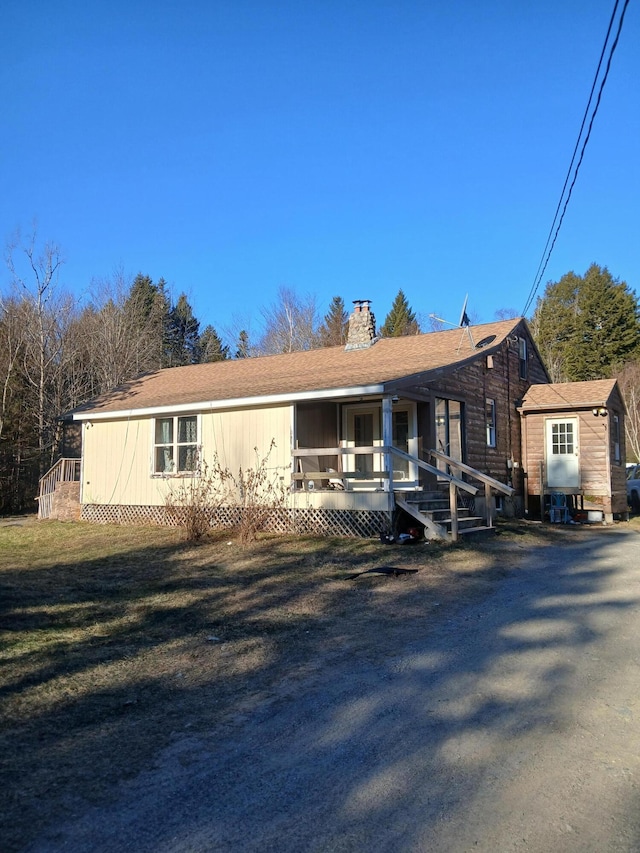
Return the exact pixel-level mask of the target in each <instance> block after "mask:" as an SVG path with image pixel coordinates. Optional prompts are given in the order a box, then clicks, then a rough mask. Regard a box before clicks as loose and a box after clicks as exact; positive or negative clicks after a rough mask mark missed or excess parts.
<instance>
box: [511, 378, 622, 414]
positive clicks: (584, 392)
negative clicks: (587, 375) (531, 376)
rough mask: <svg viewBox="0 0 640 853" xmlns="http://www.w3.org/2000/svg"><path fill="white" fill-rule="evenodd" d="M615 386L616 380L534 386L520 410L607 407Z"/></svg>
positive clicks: (525, 397) (526, 395) (528, 392)
mask: <svg viewBox="0 0 640 853" xmlns="http://www.w3.org/2000/svg"><path fill="white" fill-rule="evenodd" d="M615 384H616V380H615V379H593V380H591V381H589V382H558V383H555V384H554V385H532V386H531V387H530V388H529V390H528V391H527V393H526V394H525V396H524V399H523V401H522V406H521V407H520V408H521V409H522V411H525V412H527V411H534V410H539V409H563V408H565V409H566V408H567V407H570V408H575V407H580V406H583V407H584V408H590V407H592V406H606V405H607V402H608V400H609V398H610V396H611V394H612V393H613V389H614V388H615Z"/></svg>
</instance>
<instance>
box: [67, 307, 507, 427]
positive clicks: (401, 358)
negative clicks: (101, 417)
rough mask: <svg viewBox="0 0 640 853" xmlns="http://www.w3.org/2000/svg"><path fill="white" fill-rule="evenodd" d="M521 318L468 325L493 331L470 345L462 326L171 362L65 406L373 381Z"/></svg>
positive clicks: (466, 348)
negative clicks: (362, 342) (349, 343)
mask: <svg viewBox="0 0 640 853" xmlns="http://www.w3.org/2000/svg"><path fill="white" fill-rule="evenodd" d="M520 322H522V321H521V320H520V319H514V320H502V321H500V322H496V323H486V324H484V325H481V326H473V327H472V328H471V334H472V336H473V341H474V343H476V344H477V343H479V342H480V341H481V340H483V339H486V338H488V337H490V336H492V335H495V340H492V341H491V343H489V344H488V345H487V346H486V347H485V348H483V349H477V348H476V347H475V346H474V345H473V344H472V343H471V341H470V340H469V336H468V334H467V331H466V330H464V329H451V330H447V331H444V332H430V333H428V334H425V335H412V336H409V337H401V338H382V339H381V340H379V341H378V342H377V343H375V344H374V345H373V346H371V347H369V348H368V349H364V350H353V351H351V352H346V351H345V349H344V347H329V348H326V349H316V350H309V351H307V352H293V353H287V354H285V355H273V356H265V357H262V358H247V359H234V360H229V361H218V362H214V363H212V364H194V365H190V366H188V367H171V368H166V369H165V370H158V371H155V372H153V373H148V374H145V375H143V376H140V377H138V378H137V379H134V380H132V381H131V382H128V383H127V384H126V385H123V386H121V387H120V388H116V389H115V390H114V391H112V392H110V393H109V394H105V395H103V396H101V397H98V398H96V399H95V400H93V401H91V402H89V403H87V404H85V405H84V406H81V407H79V408H78V409H76V410H75V411H74V412H73V413H72V414H79V415H82V414H86V413H88V412H92V413H95V414H98V413H105V414H106V413H107V412H114V413H115V412H125V411H131V410H134V411H137V410H140V409H147V408H156V407H162V406H181V405H184V406H185V407H188V406H189V405H190V404H194V403H204V402H211V401H220V402H222V401H225V400H236V399H244V398H254V397H269V396H276V395H283V394H284V395H288V394H291V395H292V396H293V395H296V394H301V393H304V392H314V391H331V390H334V389H335V390H338V389H342V388H353V387H362V386H367V385H380V384H383V383H392V382H393V381H394V380H395V381H399V380H401V379H404V378H405V377H407V376H411V375H415V374H422V373H429V372H431V371H435V370H439V369H443V368H449V367H452V366H453V365H456V364H459V363H463V362H465V361H467V360H468V359H473V358H478V357H482V356H483V354H484V353H486V352H490V351H492V350H493V349H494V348H495V347H497V346H499V345H500V344H501V343H502V342H503V340H504V339H505V337H507V335H509V333H511V332H513V331H514V329H515V328H516V327H517V326H518V325H519V323H520Z"/></svg>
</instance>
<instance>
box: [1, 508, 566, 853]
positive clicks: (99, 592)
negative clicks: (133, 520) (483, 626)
mask: <svg viewBox="0 0 640 853" xmlns="http://www.w3.org/2000/svg"><path fill="white" fill-rule="evenodd" d="M501 533H502V535H501V536H499V537H495V538H493V539H491V540H487V541H484V542H481V543H475V544H468V543H465V544H463V545H460V546H457V547H448V546H446V545H444V546H443V545H435V544H428V543H420V544H418V545H414V546H405V547H398V546H394V547H387V546H384V545H381V544H380V543H378V542H376V541H362V540H339V539H311V538H308V539H305V538H295V539H294V538H289V537H264V538H262V539H261V540H259V541H258V542H257V543H254V544H253V545H251V546H249V547H247V548H244V549H243V548H240V547H238V545H237V544H236V542H235V541H234V540H233V539H230V537H229V535H228V534H222V535H219V536H210V537H208V538H207V539H206V540H204V542H203V543H202V544H200V545H197V546H192V545H191V546H190V545H188V544H186V543H184V542H182V541H180V539H179V534H178V533H177V532H176V531H175V530H167V529H159V528H127V527H123V528H113V527H98V526H91V525H86V524H67V525H64V524H59V523H52V522H51V523H50V522H40V523H38V522H35V521H34V522H30V523H28V524H26V525H25V526H3V527H0V584H1V589H2V593H1V594H2V598H1V605H0V606H1V617H0V618H1V626H2V635H1V649H2V661H3V663H2V674H1V676H0V703H1V704H0V718H1V719H2V721H3V725H2V732H1V734H0V751H1V754H2V776H1V777H0V797H1V798H2V801H1V802H0V810H1V812H2V815H3V818H2V819H3V821H4V826H3V828H2V835H1V836H0V847H1V848H2V849H3V850H4V851H7V853H8V851H18V850H22V849H24V847H25V846H26V845H27V844H28V842H29V841H30V840H32V839H33V838H34V837H36V836H37V835H38V834H39V833H40V832H41V831H42V830H43V829H44V827H45V826H46V825H47V824H49V823H52V822H53V821H57V820H62V819H64V818H67V817H71V816H73V815H74V814H76V813H79V812H80V811H81V810H82V809H83V808H85V807H86V805H87V803H96V802H100V801H104V799H105V798H108V797H109V795H110V792H112V791H113V786H114V784H115V783H117V782H118V781H119V780H122V779H124V778H127V777H130V776H132V775H134V774H137V773H138V772H139V771H140V770H142V769H143V768H145V767H148V766H150V764H151V763H152V761H153V758H154V756H155V755H156V754H157V752H158V751H159V750H161V749H162V748H163V747H165V746H166V745H167V744H169V743H170V742H171V739H172V738H174V737H176V736H177V735H179V734H180V733H183V732H184V731H185V730H189V731H199V730H200V731H204V730H211V728H212V727H214V726H215V725H217V724H219V723H222V722H224V721H225V720H226V719H229V718H230V717H232V716H233V715H238V714H241V713H242V712H243V711H246V710H249V709H251V708H252V707H254V706H255V705H256V703H258V702H261V701H263V700H264V699H265V698H266V697H268V696H269V695H270V691H272V690H273V689H274V686H275V685H277V684H280V683H282V681H283V679H285V678H288V679H294V680H295V678H296V677H298V676H300V675H301V674H302V673H304V672H305V671H307V670H308V668H309V667H318V666H324V665H327V664H330V662H331V660H333V659H337V658H338V657H339V656H341V655H345V654H351V653H355V652H357V653H359V654H365V655H376V654H380V653H381V651H383V650H384V648H388V647H389V644H393V643H394V642H400V641H401V640H402V639H403V634H402V631H403V630H404V628H403V625H404V624H405V623H406V618H407V617H409V616H416V615H419V616H420V618H421V619H422V620H427V621H428V620H429V618H430V615H431V614H434V612H435V608H436V607H438V608H439V610H438V613H442V611H443V610H445V609H446V608H447V607H449V606H454V605H455V603H456V602H457V601H459V600H460V599H464V600H468V599H469V597H471V596H478V595H483V594H485V593H486V592H487V591H488V590H489V589H490V588H492V587H493V586H494V585H495V583H496V581H497V580H498V579H499V578H500V577H501V576H502V575H503V574H504V573H505V572H506V571H508V570H509V568H510V567H511V566H512V565H514V564H515V563H516V562H517V560H518V557H519V555H521V554H522V553H525V552H526V550H527V549H528V548H529V547H531V545H532V544H540V543H541V542H543V541H546V540H549V541H554V540H555V539H556V537H557V536H558V531H555V530H551V529H550V528H549V527H542V526H535V525H523V524H520V525H518V524H515V523H514V524H510V525H504V526H503V527H502V530H501ZM390 565H391V566H393V567H397V568H400V569H402V568H404V569H407V568H408V569H418V570H419V571H418V572H417V573H415V574H413V573H412V574H399V575H394V574H375V573H371V572H370V570H371V569H376V568H380V567H384V566H390ZM359 572H364V573H365V574H361V575H360V576H359V577H358V578H356V579H350V578H351V576H352V575H354V574H356V573H359ZM399 614H402V616H403V617H404V618H398V615H399ZM404 639H406V637H404Z"/></svg>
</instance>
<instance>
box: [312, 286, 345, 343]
mask: <svg viewBox="0 0 640 853" xmlns="http://www.w3.org/2000/svg"><path fill="white" fill-rule="evenodd" d="M348 330H349V315H348V314H347V310H346V308H345V307H344V299H343V298H342V297H341V296H334V297H333V299H332V300H331V305H330V306H329V310H328V311H327V313H326V314H325V317H324V320H323V321H322V325H321V326H320V330H319V338H320V345H321V346H323V347H335V346H344V344H346V342H347V332H348Z"/></svg>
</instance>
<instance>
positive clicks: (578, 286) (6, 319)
mask: <svg viewBox="0 0 640 853" xmlns="http://www.w3.org/2000/svg"><path fill="white" fill-rule="evenodd" d="M6 262H7V267H8V270H9V274H10V280H9V284H8V286H7V287H6V288H5V289H4V290H2V291H0V513H2V514H6V513H9V512H19V511H22V510H30V509H33V506H34V504H33V499H34V497H35V495H36V492H37V485H38V479H39V478H40V477H41V476H42V475H43V473H45V472H46V471H47V470H48V468H49V467H50V466H51V465H52V464H53V463H54V462H55V461H56V459H57V458H58V456H59V452H60V424H59V417H60V415H61V414H63V413H64V412H67V411H69V410H71V409H74V408H76V407H77V406H79V405H81V404H82V403H84V402H86V401H87V400H89V399H91V398H93V397H96V396H97V395H100V394H103V393H106V392H108V391H111V390H112V389H113V388H115V387H117V386H118V385H121V384H122V383H124V382H127V381H128V380H130V379H132V378H134V377H135V376H138V375H140V374H141V373H145V372H148V371H153V370H158V369H161V368H165V367H176V366H182V365H187V364H199V363H204V362H214V361H224V360H226V359H229V358H251V357H255V356H261V355H270V354H277V353H285V352H293V351H296V350H307V349H314V348H317V347H328V346H342V345H344V344H345V343H346V340H347V330H348V312H347V309H346V307H345V303H344V300H343V299H342V297H341V296H334V297H333V299H332V300H331V303H330V305H329V308H328V310H327V312H326V313H325V314H324V315H321V313H320V311H319V310H318V305H317V301H316V299H315V297H313V296H305V297H301V296H300V295H298V294H297V293H296V292H295V291H293V290H291V289H288V288H281V289H280V290H279V292H278V294H277V298H276V300H275V302H274V303H273V304H271V305H269V306H266V307H264V308H262V309H261V312H260V313H261V317H262V323H261V334H260V335H259V336H258V337H257V338H256V339H255V340H252V339H251V337H250V335H249V333H248V331H247V330H246V329H242V328H241V329H240V330H239V331H238V332H237V333H235V335H234V337H233V340H234V343H233V344H229V343H225V342H224V341H223V338H222V337H221V336H220V334H219V333H218V332H217V331H216V329H215V327H214V326H212V325H210V324H208V325H205V326H204V328H202V324H201V323H200V321H199V320H198V318H197V317H196V316H195V314H194V312H193V309H192V306H191V305H190V303H189V300H188V298H187V296H186V295H185V294H184V293H181V294H180V295H179V296H178V298H177V299H176V300H175V302H174V301H173V300H172V298H171V296H170V293H169V289H168V286H167V283H166V282H165V281H164V280H163V279H162V278H161V279H159V280H158V281H156V282H154V281H153V280H152V279H151V278H150V277H149V276H148V275H145V274H143V273H139V274H138V275H136V276H135V278H134V279H133V280H132V281H131V280H128V279H127V278H126V276H125V275H124V274H123V273H116V274H115V275H113V276H112V277H111V278H110V279H108V280H105V281H100V282H96V283H94V286H93V294H92V296H91V298H90V299H88V300H86V301H81V300H79V299H78V298H77V297H73V296H72V295H70V294H69V293H68V292H66V291H65V290H64V288H63V287H62V286H61V283H60V278H61V270H62V267H63V257H62V253H61V251H60V248H59V247H58V246H57V245H56V244H55V243H45V244H44V245H39V244H38V241H37V239H36V236H35V235H32V236H31V237H30V238H29V239H28V240H27V241H26V242H18V241H14V242H13V243H11V244H9V245H8V247H7V251H6ZM507 314H511V316H513V314H512V312H509V311H505V310H504V309H502V310H501V311H499V312H496V315H497V316H503V317H504V316H506V315H507ZM530 325H531V329H532V332H533V335H534V339H535V340H536V343H537V345H538V348H539V350H540V353H541V355H542V358H543V360H544V362H545V364H546V365H547V368H548V370H549V373H550V377H551V379H552V381H555V382H561V381H576V380H581V379H599V378H604V377H609V376H616V377H617V378H618V380H619V382H620V385H621V389H622V392H623V395H624V397H625V401H626V404H627V409H628V414H627V444H628V454H629V457H630V458H631V457H634V458H636V459H640V313H639V309H638V303H637V300H636V296H635V293H634V292H633V291H632V290H631V289H630V288H629V287H628V285H627V284H626V283H625V282H621V281H619V280H617V279H614V278H613V277H612V275H611V274H610V273H609V271H608V270H607V268H606V267H604V268H601V267H598V266H597V265H595V264H594V265H592V266H591V267H590V268H589V269H588V270H587V272H586V273H585V275H584V276H580V275H576V274H575V273H573V272H571V273H567V275H565V276H563V277H562V278H561V279H560V281H558V282H550V283H549V284H548V285H547V287H546V290H545V292H544V295H543V296H542V297H540V298H539V299H538V302H537V305H536V308H535V311H534V314H533V316H532V317H531V318H530ZM430 328H431V329H433V328H437V326H434V325H431V327H430ZM421 331H422V328H421V324H420V322H419V320H418V318H417V315H416V313H415V312H414V311H413V310H412V308H411V306H410V305H409V302H408V300H407V298H406V296H405V294H404V292H403V291H402V290H399V291H398V293H397V295H396V297H395V299H394V300H393V303H392V306H391V309H390V310H389V312H388V314H387V315H386V317H385V320H384V322H383V323H382V325H381V326H380V328H379V334H381V335H382V336H387V337H395V336H400V335H413V334H419V333H420V332H421ZM229 337H230V336H229V335H227V338H229Z"/></svg>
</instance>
